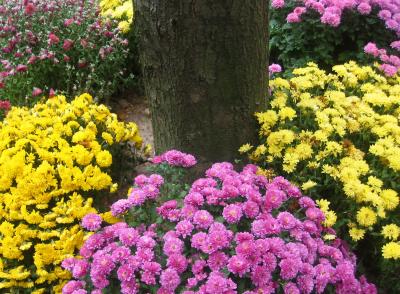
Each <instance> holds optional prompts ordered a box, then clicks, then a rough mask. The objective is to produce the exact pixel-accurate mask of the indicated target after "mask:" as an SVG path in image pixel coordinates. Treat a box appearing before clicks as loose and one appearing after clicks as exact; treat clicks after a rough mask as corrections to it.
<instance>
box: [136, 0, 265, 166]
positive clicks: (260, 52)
mask: <svg viewBox="0 0 400 294" xmlns="http://www.w3.org/2000/svg"><path fill="white" fill-rule="evenodd" d="M134 5H135V28H136V29H137V30H138V36H139V50H140V63H141V65H142V69H143V79H144V85H145V90H146V95H147V97H148V99H149V101H150V106H151V113H152V123H153V130H154V144H155V150H156V152H157V153H161V152H164V151H166V150H168V149H172V148H175V149H179V150H181V151H185V152H189V153H192V154H194V155H196V156H197V158H198V159H199V161H200V162H214V161H223V160H230V161H231V160H233V159H234V158H235V157H237V154H238V153H237V150H238V148H239V147H240V146H241V145H242V144H244V143H247V142H254V141H255V140H256V139H257V127H256V122H255V119H254V115H253V114H254V112H256V111H259V110H263V109H265V103H266V98H267V84H268V70H267V54H268V1H267V0H134Z"/></svg>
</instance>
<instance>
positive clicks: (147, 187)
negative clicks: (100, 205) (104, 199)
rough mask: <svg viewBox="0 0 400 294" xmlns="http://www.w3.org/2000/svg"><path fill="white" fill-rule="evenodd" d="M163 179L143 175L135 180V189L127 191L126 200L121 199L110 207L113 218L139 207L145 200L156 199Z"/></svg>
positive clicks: (156, 176)
mask: <svg viewBox="0 0 400 294" xmlns="http://www.w3.org/2000/svg"><path fill="white" fill-rule="evenodd" d="M163 183H164V179H163V178H162V177H161V176H159V175H157V174H154V175H151V176H150V177H146V176H144V175H140V176H137V177H136V178H135V187H134V188H132V189H130V190H129V197H128V199H121V200H118V201H117V202H115V203H114V204H113V205H112V206H111V213H112V215H113V216H118V215H121V214H124V213H125V212H127V211H128V210H129V209H131V208H132V207H137V206H141V205H142V204H143V203H144V202H145V201H146V200H149V199H153V200H154V199H156V198H157V197H158V196H159V194H160V190H159V188H160V186H161V185H162V184H163Z"/></svg>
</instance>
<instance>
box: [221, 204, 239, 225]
mask: <svg viewBox="0 0 400 294" xmlns="http://www.w3.org/2000/svg"><path fill="white" fill-rule="evenodd" d="M242 215H243V212H242V207H241V206H240V205H238V204H230V205H228V206H225V208H224V210H223V212H222V216H223V217H224V219H225V220H226V221H227V222H228V223H229V224H234V223H237V222H239V221H240V218H241V217H242Z"/></svg>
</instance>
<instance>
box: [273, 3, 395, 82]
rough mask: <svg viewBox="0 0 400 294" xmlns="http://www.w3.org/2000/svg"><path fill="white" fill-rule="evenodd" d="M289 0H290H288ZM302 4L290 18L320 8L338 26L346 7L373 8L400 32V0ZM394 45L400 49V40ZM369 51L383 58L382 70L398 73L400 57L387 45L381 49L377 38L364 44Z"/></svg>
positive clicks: (292, 20) (324, 20)
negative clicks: (390, 50)
mask: <svg viewBox="0 0 400 294" xmlns="http://www.w3.org/2000/svg"><path fill="white" fill-rule="evenodd" d="M286 1H287V2H289V1H290V0H286ZM297 2H299V3H301V4H299V6H297V7H296V8H295V9H294V10H293V11H292V12H291V13H289V14H288V15H287V18H286V20H287V22H289V23H296V22H301V16H302V15H303V14H304V13H305V12H306V11H308V10H312V11H316V12H317V13H318V14H319V15H320V16H321V17H320V20H321V22H322V23H324V24H327V25H329V26H333V27H337V26H339V25H340V23H341V18H342V14H343V12H344V11H345V10H353V11H357V12H358V13H360V14H362V15H369V14H370V13H371V12H372V11H373V8H376V9H377V11H378V17H379V18H380V19H381V20H382V21H384V22H385V26H386V28H387V29H388V30H391V31H394V32H395V33H396V35H397V36H400V2H399V1H398V0H301V1H297ZM284 6H285V0H272V7H273V8H275V9H280V8H283V7H284ZM390 46H391V47H392V48H393V49H396V50H397V51H400V40H398V41H395V42H392V43H391V44H390ZM364 51H365V53H367V54H371V55H373V56H374V57H376V58H379V59H380V61H381V62H382V63H383V64H382V65H381V70H382V71H383V72H384V73H385V74H386V75H387V76H394V75H395V74H396V73H397V71H398V70H399V69H400V58H399V57H398V56H396V55H390V54H389V53H388V52H387V50H386V49H378V48H377V46H376V44H375V43H373V42H370V43H368V44H367V45H366V46H365V48H364Z"/></svg>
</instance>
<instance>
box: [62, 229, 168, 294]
mask: <svg viewBox="0 0 400 294" xmlns="http://www.w3.org/2000/svg"><path fill="white" fill-rule="evenodd" d="M154 237H155V233H154V232H153V231H152V230H147V231H144V230H137V229H134V228H129V227H128V225H127V224H126V223H117V224H114V225H110V226H107V227H105V228H104V229H103V230H102V231H101V232H97V233H96V234H94V235H92V236H90V237H89V239H88V240H87V241H86V242H85V244H84V245H83V247H82V248H81V250H80V255H81V256H82V257H83V259H77V258H67V259H65V260H64V261H63V262H62V267H63V268H65V269H67V270H69V271H70V272H71V273H72V276H73V277H74V278H75V279H77V280H72V281H70V282H68V283H67V284H66V285H65V286H64V288H63V294H72V293H74V294H77V293H78V292H74V291H77V290H82V291H84V287H85V283H84V282H83V280H84V279H85V277H87V276H88V277H89V278H90V281H91V283H92V285H93V287H94V288H95V289H94V290H93V291H92V292H91V293H102V292H101V290H102V289H104V288H106V287H107V286H109V284H110V277H111V275H112V274H114V273H115V274H116V276H117V277H118V280H119V283H120V284H121V293H125V294H128V293H129V294H131V293H139V287H140V284H139V283H138V280H140V283H143V284H146V285H154V284H155V283H156V278H157V277H159V276H160V275H161V273H163V274H164V272H162V271H161V265H160V264H159V263H157V262H155V261H154V260H155V252H154V248H155V246H156V241H155V239H154ZM79 280H82V281H79ZM168 280H169V283H171V281H170V279H169V278H168ZM79 293H80V292H79ZM82 293H87V292H82Z"/></svg>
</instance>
